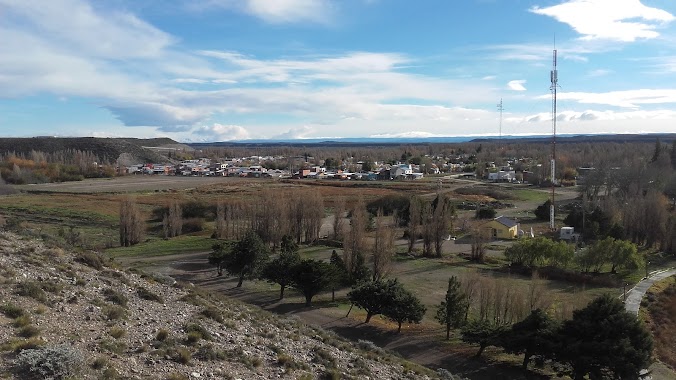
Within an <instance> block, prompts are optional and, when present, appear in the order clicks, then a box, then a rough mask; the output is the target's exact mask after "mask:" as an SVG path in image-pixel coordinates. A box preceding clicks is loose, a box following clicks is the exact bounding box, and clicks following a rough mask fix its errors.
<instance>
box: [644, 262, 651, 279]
mask: <svg viewBox="0 0 676 380" xmlns="http://www.w3.org/2000/svg"><path fill="white" fill-rule="evenodd" d="M648 265H650V261H649V260H646V262H645V278H648Z"/></svg>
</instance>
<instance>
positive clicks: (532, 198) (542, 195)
mask: <svg viewBox="0 0 676 380" xmlns="http://www.w3.org/2000/svg"><path fill="white" fill-rule="evenodd" d="M512 193H514V195H515V196H516V197H517V198H519V199H520V200H522V201H527V202H542V203H544V202H546V201H547V199H549V193H547V192H545V191H538V190H531V189H517V190H513V191H512Z"/></svg>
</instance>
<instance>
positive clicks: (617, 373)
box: [555, 294, 653, 380]
mask: <svg viewBox="0 0 676 380" xmlns="http://www.w3.org/2000/svg"><path fill="white" fill-rule="evenodd" d="M558 336H559V338H558V339H557V341H559V346H558V347H557V349H556V351H555V358H556V360H557V361H559V362H562V363H566V364H568V365H570V367H571V368H572V371H571V372H572V374H571V375H572V377H573V379H575V380H581V379H583V378H584V377H585V376H586V375H589V377H590V378H591V379H601V378H614V379H637V378H638V374H639V372H640V371H641V370H642V369H643V368H648V366H649V365H650V356H651V353H652V347H653V342H652V338H651V336H650V332H649V331H648V330H647V329H646V327H645V326H644V325H643V323H642V322H641V321H640V320H639V319H637V318H636V317H635V316H633V315H631V314H629V313H627V312H626V311H625V309H624V304H623V303H622V302H621V301H620V300H619V299H617V298H615V297H611V296H610V295H609V294H606V295H603V296H601V297H599V298H597V299H595V300H594V301H592V302H591V303H590V304H589V305H587V307H585V308H584V309H581V310H576V311H575V312H573V319H571V320H567V321H565V322H564V323H563V326H562V327H561V328H560V329H559V331H558Z"/></svg>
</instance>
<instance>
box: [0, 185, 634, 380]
mask: <svg viewBox="0 0 676 380" xmlns="http://www.w3.org/2000/svg"><path fill="white" fill-rule="evenodd" d="M475 187H476V188H477V193H478V194H472V191H471V190H472V189H473V188H475ZM19 188H20V189H21V190H22V191H23V192H21V193H18V194H14V195H8V196H1V197H0V214H4V215H5V216H7V217H8V219H9V220H12V219H14V220H20V221H21V223H22V224H21V225H22V226H23V228H26V229H30V230H35V231H39V233H40V234H42V235H45V236H52V237H55V239H56V238H57V237H59V236H60V239H61V240H65V237H64V236H62V234H64V233H67V232H68V229H69V228H70V227H72V228H73V230H75V231H78V232H79V233H80V236H82V240H83V243H86V244H83V246H85V247H90V248H96V249H104V248H105V252H106V253H107V254H109V255H110V257H112V258H115V260H116V261H118V262H120V263H121V264H123V265H132V266H134V267H143V268H145V269H147V270H150V271H157V272H159V273H162V274H166V275H170V276H172V277H175V278H178V279H182V280H185V281H190V282H193V283H195V284H198V285H201V286H204V287H205V288H207V289H210V290H213V291H218V292H221V293H223V294H226V295H228V296H231V297H234V298H238V299H240V300H243V301H246V302H248V303H252V304H255V305H258V306H260V307H262V308H265V309H268V310H271V311H273V312H277V313H281V314H285V315H296V316H298V317H299V318H301V319H303V320H304V321H307V322H309V323H312V324H316V325H320V326H322V327H325V328H328V329H332V330H334V331H336V332H338V333H339V334H341V335H343V336H346V337H349V338H353V339H368V340H372V341H374V342H376V343H377V344H379V345H382V346H384V347H386V348H388V349H392V350H394V351H396V352H399V353H400V354H401V355H402V356H404V357H406V358H409V359H412V360H414V361H416V362H418V363H420V364H423V365H426V366H429V367H431V368H436V367H440V366H441V367H444V368H448V369H449V370H451V371H452V372H456V373H460V374H463V375H464V376H466V377H468V378H470V379H496V378H505V379H519V378H522V379H531V378H533V379H539V378H548V377H549V376H550V375H551V374H550V373H548V372H547V370H546V369H545V370H535V371H527V372H524V371H522V370H521V369H519V368H518V364H519V359H518V358H517V357H516V356H511V355H506V354H504V353H502V351H501V350H497V349H491V348H489V349H487V351H486V357H485V358H484V359H481V360H475V359H472V356H473V355H474V353H475V352H476V348H475V347H472V346H468V345H466V344H463V343H461V342H460V341H459V338H458V337H457V336H455V337H453V339H451V341H449V342H446V341H444V340H443V329H442V328H441V326H440V325H439V324H438V323H437V322H436V321H435V320H434V319H433V316H434V313H435V310H434V308H435V305H437V304H438V303H439V302H440V301H441V299H442V298H443V296H444V294H445V291H446V286H447V282H448V278H449V277H450V276H452V275H456V276H461V277H462V276H466V275H472V274H478V275H479V276H482V277H485V278H495V279H498V280H497V281H500V282H499V283H500V284H501V286H502V287H504V288H509V289H513V290H514V291H515V292H520V293H523V292H525V291H527V290H528V288H529V286H531V284H532V279H531V278H530V277H525V276H521V275H516V274H509V272H508V271H506V270H505V263H506V261H505V259H504V255H503V252H504V250H505V248H506V247H507V246H509V245H511V244H512V242H509V241H494V242H490V243H489V244H488V246H487V254H486V257H487V260H486V263H485V264H478V263H474V262H470V261H468V260H467V259H465V258H464V255H466V254H467V253H469V252H470V250H471V244H470V241H469V240H470V239H468V238H460V239H458V240H455V241H454V240H449V241H446V242H445V243H444V252H445V254H444V256H443V257H442V258H420V257H414V256H410V255H408V254H405V251H406V247H405V241H403V240H401V239H399V240H397V242H396V248H397V252H398V253H399V254H397V255H396V256H395V258H394V260H393V263H392V267H391V271H390V277H396V278H398V279H399V280H400V281H401V282H402V283H403V284H404V285H405V287H406V288H407V289H410V290H411V291H412V292H413V293H415V294H416V295H417V296H418V297H419V298H420V299H421V301H422V303H423V304H424V305H426V306H427V314H426V316H425V318H424V319H423V321H422V323H421V324H420V325H411V326H408V325H405V326H404V328H403V329H402V333H401V334H396V333H395V331H396V329H395V326H394V324H393V323H391V322H389V321H387V320H385V319H383V318H380V317H374V319H373V320H372V322H371V323H370V324H369V325H365V324H363V319H364V312H363V311H361V310H358V309H354V310H352V311H351V313H350V316H349V317H346V316H345V315H346V314H347V311H348V309H349V303H348V302H347V300H346V297H345V295H346V293H347V290H345V289H343V290H339V291H338V292H337V293H336V297H337V298H336V301H335V302H334V301H331V294H330V292H329V293H324V294H320V295H319V296H317V297H316V298H315V300H314V302H313V303H314V304H315V305H314V306H313V307H311V308H305V307H304V299H303V298H302V297H301V296H300V295H299V294H298V293H297V292H294V291H292V290H290V291H289V292H288V293H287V297H286V298H285V299H284V300H283V301H281V302H280V301H278V300H277V297H278V291H279V289H278V286H276V285H271V284H268V283H266V282H262V281H245V283H244V286H243V287H242V288H239V289H238V288H234V285H235V283H234V282H233V281H234V280H233V279H229V278H223V277H216V276H215V270H214V269H213V268H212V267H210V266H209V265H208V264H207V263H206V256H207V252H208V251H210V249H211V245H212V244H213V243H214V240H213V239H211V238H210V235H211V233H212V232H213V229H214V223H213V220H209V219H208V218H207V219H206V220H205V224H204V226H205V228H204V230H203V231H201V232H197V233H192V234H188V235H182V236H180V237H177V238H173V239H169V240H165V239H163V238H162V237H160V236H159V235H160V233H159V230H158V228H157V227H158V225H159V222H158V221H157V220H155V221H153V222H149V223H148V227H149V230H148V232H147V234H146V239H145V241H144V242H142V243H140V244H138V245H136V246H134V247H130V248H120V247H118V243H117V239H118V218H119V217H118V214H119V204H120V201H121V200H122V199H124V198H125V197H127V196H132V197H133V198H135V199H136V201H137V203H138V204H139V206H140V209H141V212H142V214H143V216H144V218H145V219H150V217H151V215H152V211H153V209H154V208H156V207H158V206H165V205H167V204H168V202H169V201H170V200H178V201H181V202H187V201H193V202H203V203H204V204H206V205H214V204H215V203H216V202H217V201H219V200H252V201H253V200H255V199H257V197H259V196H260V195H261V194H270V193H269V192H270V191H271V192H272V194H275V193H276V192H287V191H294V190H298V189H311V190H313V191H316V192H318V193H320V194H321V195H322V197H323V198H324V201H325V207H326V215H327V217H326V218H325V220H324V227H323V229H322V235H325V234H328V231H329V230H330V225H331V220H332V218H333V215H331V208H332V207H333V205H334V202H335V200H336V199H340V198H342V199H344V200H346V201H347V202H348V204H350V203H352V202H355V201H356V200H357V199H359V198H362V199H363V200H365V201H366V202H368V201H370V200H374V199H377V198H379V197H382V196H384V195H392V194H404V195H413V194H416V195H419V196H422V197H425V198H432V197H434V196H435V195H436V194H437V192H444V193H447V194H448V195H449V196H450V197H451V198H452V199H454V200H455V201H457V202H462V201H469V202H480V201H491V200H494V199H493V198H491V197H489V196H488V195H486V194H490V193H491V192H493V191H496V193H495V194H502V195H500V196H501V197H503V196H504V197H505V198H504V199H501V201H502V202H504V203H509V204H510V206H509V207H507V208H501V209H499V210H498V215H506V216H510V217H514V218H517V219H518V220H519V221H520V222H521V224H522V229H523V230H528V231H529V230H530V228H531V227H533V230H534V231H535V233H536V234H537V233H540V232H543V231H545V230H546V229H547V223H546V222H542V221H537V220H536V219H535V218H534V216H533V210H534V209H535V207H537V206H538V205H540V204H542V203H543V202H544V201H545V200H546V199H548V197H549V189H546V188H545V189H540V188H535V187H531V186H528V185H503V184H485V183H483V182H480V181H471V180H450V179H446V178H442V181H441V186H439V182H438V178H430V179H426V180H421V181H406V182H398V181H384V182H379V181H372V182H356V181H310V180H271V179H247V178H222V177H203V178H198V177H165V176H127V177H120V178H114V179H103V180H86V181H82V182H75V183H63V184H46V185H31V186H22V187H19ZM458 189H463V190H462V194H458V193H457V192H456V191H457V190H458ZM479 189H480V190H479ZM576 196H577V191H576V189H574V188H559V189H557V199H558V200H562V201H566V200H570V199H574V198H575V197H576ZM559 218H560V219H561V216H560V217H559ZM462 220H465V221H466V222H468V223H470V224H476V223H477V221H476V220H475V219H474V211H473V210H458V213H457V218H456V222H457V223H460V221H462ZM456 227H457V224H456ZM64 228H65V229H66V230H65V232H64V231H63V229H64ZM401 233H402V231H401V230H400V231H398V235H397V237H398V238H401ZM418 244H419V245H421V244H422V243H418ZM333 249H334V248H331V247H326V246H321V245H317V246H304V247H302V250H301V255H302V256H303V257H307V258H315V259H328V258H329V256H330V254H331V252H332V250H333ZM337 250H338V252H339V253H340V249H337ZM541 282H542V284H543V289H544V291H546V295H547V299H548V301H549V305H551V306H552V307H553V308H558V310H559V311H558V312H557V313H558V314H560V315H561V316H562V317H567V316H569V315H570V312H572V310H573V309H574V308H578V307H582V306H584V305H585V304H586V303H587V302H588V301H589V300H591V299H593V298H594V297H596V296H598V295H600V294H603V293H606V292H608V293H611V294H618V295H619V294H620V293H621V289H619V288H608V287H598V286H580V285H575V284H573V283H568V282H561V281H549V280H542V281H541Z"/></svg>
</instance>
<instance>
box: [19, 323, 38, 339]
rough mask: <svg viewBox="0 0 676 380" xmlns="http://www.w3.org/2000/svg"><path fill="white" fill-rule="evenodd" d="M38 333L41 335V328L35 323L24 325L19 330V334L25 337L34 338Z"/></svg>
mask: <svg viewBox="0 0 676 380" xmlns="http://www.w3.org/2000/svg"><path fill="white" fill-rule="evenodd" d="M38 335H40V329H39V328H37V327H35V326H33V325H27V326H24V327H22V328H21V329H20V330H19V336H20V337H23V338H33V337H36V336H38Z"/></svg>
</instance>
